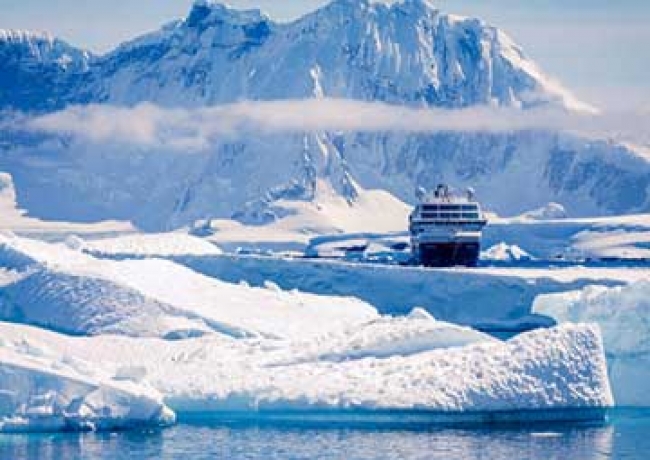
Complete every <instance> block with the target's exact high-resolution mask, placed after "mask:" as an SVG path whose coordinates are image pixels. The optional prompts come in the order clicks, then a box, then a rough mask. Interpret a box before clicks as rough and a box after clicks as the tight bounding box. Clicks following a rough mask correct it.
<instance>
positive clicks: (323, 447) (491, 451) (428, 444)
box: [0, 418, 650, 460]
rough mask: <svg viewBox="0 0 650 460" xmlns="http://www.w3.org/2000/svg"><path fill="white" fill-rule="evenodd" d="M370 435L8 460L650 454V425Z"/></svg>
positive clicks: (70, 442) (205, 434)
mask: <svg viewBox="0 0 650 460" xmlns="http://www.w3.org/2000/svg"><path fill="white" fill-rule="evenodd" d="M648 420H650V419H648V418H644V419H643V421H642V422H641V423H637V422H632V423H630V422H629V418H620V419H619V420H618V421H617V422H615V423H613V424H612V425H606V426H591V427H588V426H587V427H571V426H557V425H548V426H536V427H535V428H529V429H516V428H509V429H428V430H381V429H379V430H370V429H317V428H309V429H305V428H299V427H293V428H292V427H284V428H278V427H266V426H252V425H251V426H209V425H203V426H197V425H179V426H177V427H174V428H172V429H168V430H165V431H162V432H128V433H116V434H92V433H89V434H82V435H73V434H59V435H38V436H8V435H7V436H0V458H1V459H3V460H4V459H39V460H59V459H122V458H124V459H130V458H138V459H141V458H142V459H145V458H155V459H179V458H191V459H214V458H226V459H253V458H263V459H280V458H281V459H307V458H320V459H350V460H357V459H358V460H361V459H372V458H399V459H430V458H443V459H451V460H453V459H464V460H465V459H488V458H489V459H507V460H515V459H522V458H544V459H555V458H557V459H587V460H588V459H604V458H612V456H613V455H614V456H615V457H616V458H624V457H626V455H629V456H628V457H627V458H643V456H641V457H635V455H637V454H638V453H639V452H641V453H645V452H648V451H649V449H650V441H649V440H648V439H649V438H650V432H649V431H648V428H649V427H650V423H649V422H648Z"/></svg>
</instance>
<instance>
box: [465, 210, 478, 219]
mask: <svg viewBox="0 0 650 460" xmlns="http://www.w3.org/2000/svg"><path fill="white" fill-rule="evenodd" d="M463 219H471V220H477V219H478V213H477V212H471V213H463Z"/></svg>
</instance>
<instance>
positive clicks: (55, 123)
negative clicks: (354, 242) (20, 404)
mask: <svg viewBox="0 0 650 460" xmlns="http://www.w3.org/2000/svg"><path fill="white" fill-rule="evenodd" d="M26 126H27V127H28V129H30V130H35V131H38V132H44V133H51V134H65V135H70V136H73V137H75V138H79V139H82V140H87V141H91V142H108V141H110V142H121V143H126V144H135V145H143V146H162V147H167V148H172V149H180V150H187V151H195V150H196V151H200V150H203V149H205V148H207V147H208V146H210V145H213V144H214V143H215V142H219V141H222V140H224V139H233V138H238V137H241V136H250V135H256V134H281V133H302V132H315V131H330V132H398V133H400V132H401V133H421V134H427V133H436V132H482V133H506V132H513V131H529V130H551V131H568V132H574V133H578V134H584V135H588V136H590V137H600V138H602V137H610V138H611V137H615V138H617V139H618V140H629V141H637V142H640V143H646V142H647V141H648V140H650V138H649V137H648V126H650V114H648V113H641V112H640V113H634V114H632V113H619V114H581V113H575V112H567V111H564V110H559V109H548V108H547V109H543V108H540V109H530V110H519V109H513V108H499V107H487V106H481V107H474V108H468V109H458V110H448V109H430V108H411V107H406V106H396V105H389V104H383V103H374V102H361V101H353V100H342V99H306V100H290V101H272V102H240V103H235V104H229V105H222V106H215V107H208V108H197V109H179V108H174V109H170V108H163V107H160V106H157V105H153V104H149V103H145V104H140V105H137V106H135V107H116V106H109V105H88V106H75V107H71V108H68V109H66V110H64V111H61V112H56V113H52V114H48V115H43V116H39V117H36V118H33V119H30V120H29V121H27V122H26Z"/></svg>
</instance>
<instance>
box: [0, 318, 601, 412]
mask: <svg viewBox="0 0 650 460" xmlns="http://www.w3.org/2000/svg"><path fill="white" fill-rule="evenodd" d="M0 332H1V334H2V338H3V341H2V344H1V347H0V350H1V352H0V353H2V354H0V359H2V357H4V356H5V355H6V354H7V350H14V349H17V350H19V349H20V346H19V345H20V344H21V343H25V342H28V343H29V344H30V347H31V348H36V349H46V350H48V351H47V352H46V353H45V355H46V356H45V357H41V358H38V361H39V362H40V363H41V365H45V366H52V365H54V366H59V365H60V363H61V362H62V361H63V362H68V363H71V364H69V367H72V368H75V367H77V368H84V367H86V366H88V363H93V365H92V367H91V369H92V371H91V372H92V373H105V374H106V375H114V376H116V377H115V378H120V379H122V380H126V381H131V380H135V381H137V382H139V385H150V386H151V387H153V388H155V389H157V390H158V391H160V392H161V393H162V394H163V395H164V401H165V403H166V404H167V405H168V406H169V407H170V408H171V409H173V410H174V411H176V412H177V414H178V415H179V416H180V417H181V418H182V417H189V416H191V415H192V414H203V415H204V416H205V414H206V413H208V414H213V416H218V414H224V413H226V414H231V416H234V417H245V418H250V417H253V418H263V417H268V416H270V417H272V416H273V415H274V414H282V413H289V414H290V413H294V414H296V415H299V416H300V417H309V414H310V413H311V414H318V413H321V414H322V413H323V412H325V413H329V414H332V415H334V417H336V414H337V413H340V414H343V415H344V414H345V413H349V412H351V411H353V412H360V413H363V412H370V413H373V412H377V411H387V410H393V411H394V410H403V411H415V412H416V413H417V412H419V413H422V412H426V413H429V414H430V417H431V418H430V421H436V420H437V421H443V422H446V423H453V422H454V420H456V421H489V420H492V421H495V420H500V417H503V419H504V420H507V419H508V418H510V419H511V420H530V419H533V420H534V419H536V418H537V419H562V418H563V417H566V418H569V419H575V417H578V418H583V417H584V418H597V417H599V416H600V417H602V411H603V409H605V408H607V407H609V406H610V405H611V404H612V399H611V393H610V388H609V382H608V380H607V372H606V365H605V360H604V355H603V350H602V343H601V339H600V335H599V333H598V330H597V329H596V328H593V327H588V326H564V327H561V328H558V329H554V330H548V331H547V330H544V331H537V332H532V333H529V334H526V335H523V336H521V337H519V338H517V339H513V340H511V341H510V342H507V343H501V342H496V341H489V342H484V343H478V344H473V345H468V346H460V347H453V348H445V349H432V350H431V351H426V350H421V352H419V353H416V354H412V355H407V356H400V350H401V347H396V348H392V349H391V347H390V346H387V347H385V348H384V350H383V355H384V357H383V359H379V358H377V357H372V353H373V352H372V351H370V355H369V356H368V357H360V356H355V355H354V350H355V349H356V345H355V341H354V340H353V341H351V342H349V343H348V344H347V346H346V348H347V350H348V351H347V352H346V353H343V355H345V356H347V357H348V358H346V359H344V360H338V359H337V360H333V359H331V357H329V359H328V357H327V356H326V357H323V358H320V359H319V358H317V357H314V356H313V355H311V356H310V354H309V350H307V353H305V351H304V349H303V347H302V346H296V345H294V344H292V343H290V342H280V343H277V342H276V343H274V344H269V343H267V342H265V341H262V342H257V341H247V340H245V341H241V340H232V339H228V338H224V337H222V336H214V335H213V336H206V337H203V338H198V339H191V340H185V341H180V342H178V341H176V342H169V341H162V340H159V339H132V338H120V337H96V338H69V337H64V336H60V335H56V334H54V333H51V332H46V331H42V330H37V329H29V328H25V327H24V326H16V325H9V324H0ZM376 332H381V331H376ZM378 339H379V337H376V338H375V340H378ZM435 348H438V347H435ZM388 353H390V356H386V355H387V354H388ZM25 359H30V358H29V356H26V357H25ZM32 377H33V378H35V379H36V380H38V375H37V374H35V375H33V376H32ZM57 383H58V381H56V380H55V381H49V382H46V383H45V384H44V386H43V390H45V389H46V388H47V387H48V386H49V385H53V384H57ZM0 385H5V388H6V385H7V382H6V381H4V380H0ZM3 389H4V388H3ZM43 390H42V391H43ZM84 391H85V390H84ZM10 413H11V410H9V411H5V413H4V414H8V415H10ZM233 414H234V415H233ZM500 414H502V415H500ZM572 417H574V418H572Z"/></svg>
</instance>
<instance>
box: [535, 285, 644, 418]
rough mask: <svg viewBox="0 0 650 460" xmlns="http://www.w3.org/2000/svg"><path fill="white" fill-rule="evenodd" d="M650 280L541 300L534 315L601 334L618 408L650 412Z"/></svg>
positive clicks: (547, 296) (537, 302) (598, 287)
mask: <svg viewBox="0 0 650 460" xmlns="http://www.w3.org/2000/svg"><path fill="white" fill-rule="evenodd" d="M649 294H650V276H649V277H648V278H646V279H645V280H642V281H638V282H636V283H633V284H630V285H627V286H620V287H614V288H605V287H602V286H588V287H586V288H584V289H583V290H581V291H573V292H567V293H562V294H550V295H543V296H540V297H538V298H537V299H535V303H534V306H533V309H534V311H535V312H537V313H540V314H545V315H549V316H551V317H553V318H555V319H556V320H557V321H559V322H562V323H565V322H573V323H576V322H590V323H597V324H599V325H600V327H601V329H602V331H603V339H604V342H605V350H606V353H607V360H608V367H609V374H610V377H611V379H612V382H613V383H614V394H615V397H616V402H617V404H619V405H621V406H646V407H648V406H650V398H648V395H649V394H650V300H649V299H650V297H649Z"/></svg>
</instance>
